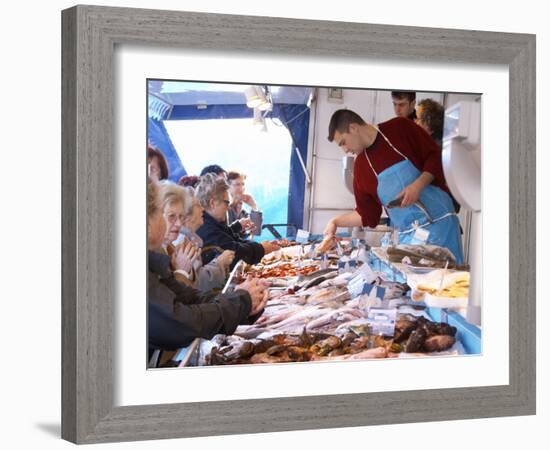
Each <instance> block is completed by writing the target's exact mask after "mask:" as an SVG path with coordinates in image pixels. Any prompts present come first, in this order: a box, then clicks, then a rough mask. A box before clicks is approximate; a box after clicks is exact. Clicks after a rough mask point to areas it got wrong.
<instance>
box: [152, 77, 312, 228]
mask: <svg viewBox="0 0 550 450" xmlns="http://www.w3.org/2000/svg"><path fill="white" fill-rule="evenodd" d="M250 86H251V84H219V83H208V82H182V81H167V80H148V116H149V121H148V129H147V137H148V141H149V143H150V144H152V145H153V146H155V147H157V148H159V149H160V150H161V151H162V153H163V154H164V155H165V157H166V159H167V162H168V166H169V167H168V168H169V172H170V179H171V180H172V181H175V182H177V181H178V179H179V178H180V177H181V176H183V175H187V173H186V170H185V168H184V165H183V164H182V161H181V160H180V158H179V156H178V152H177V151H176V149H175V148H174V145H173V143H172V141H171V140H170V137H169V134H168V132H167V130H166V127H165V126H164V123H163V122H164V121H166V120H215V119H218V120H219V119H236V118H253V116H254V109H253V108H250V107H248V106H247V97H246V95H245V90H246V89H247V88H249V87H250ZM256 86H260V87H261V88H262V89H263V90H264V92H266V93H268V94H269V97H270V100H271V102H272V108H271V109H270V110H269V111H267V112H263V113H262V114H265V115H268V117H270V118H272V119H275V120H277V121H278V122H280V123H281V124H282V125H284V126H285V127H286V128H287V129H288V131H289V134H290V137H291V139H292V151H291V160H290V173H289V194H288V223H291V224H294V225H296V226H298V227H301V226H302V224H303V204H304V191H305V183H306V173H305V167H306V166H305V164H306V162H307V145H308V134H309V117H310V105H311V101H312V98H313V94H314V88H312V87H300V86H275V85H262V84H256ZM307 182H310V179H307Z"/></svg>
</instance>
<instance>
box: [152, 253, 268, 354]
mask: <svg viewBox="0 0 550 450" xmlns="http://www.w3.org/2000/svg"><path fill="white" fill-rule="evenodd" d="M266 302H267V291H265V286H264V285H262V284H261V282H259V281H258V280H247V281H245V282H244V283H242V284H241V285H239V286H237V289H236V290H235V291H234V292H233V293H230V294H215V293H213V292H207V293H204V292H201V291H198V290H196V289H193V288H191V287H188V286H186V285H184V284H181V283H179V282H178V281H177V280H176V279H175V278H174V276H173V274H172V272H171V270H170V258H169V257H168V256H167V255H163V254H160V253H156V252H153V251H149V278H148V328H149V350H150V351H151V350H156V349H160V350H175V349H177V348H180V347H185V346H187V345H189V344H190V343H191V342H192V341H193V339H195V338H197V337H200V338H205V339H210V338H212V337H213V336H214V335H216V334H220V333H221V334H227V335H231V334H233V332H234V331H235V329H236V328H237V326H238V325H239V324H249V323H253V322H254V321H255V320H256V319H257V318H258V317H259V316H260V315H261V313H262V312H263V309H264V307H265V303H266Z"/></svg>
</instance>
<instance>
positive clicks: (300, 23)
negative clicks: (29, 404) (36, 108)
mask: <svg viewBox="0 0 550 450" xmlns="http://www.w3.org/2000/svg"><path fill="white" fill-rule="evenodd" d="M62 31H63V42H62V53H63V55H62V81H63V87H62V107H63V110H62V122H63V125H62V152H63V154H62V208H63V219H62V233H63V245H62V270H63V272H62V277H63V279H62V326H63V330H62V346H63V348H62V437H63V438H64V439H67V440H70V441H73V442H76V443H95V442H108V441H129V440H141V439H161V438H178V437H191V436H208V435H221V434H235V433H261V432H273V431H285V430H303V429H315V428H329V427H330V428H334V427H350V426H364V425H376V424H389V423H403V422H424V421H436V420H453V419H468V418H481V417H497V416H512V415H528V414H534V413H535V392H536V386H535V262H536V261H535V215H536V211H535V36H534V35H528V34H510V33H494V32H483V31H469V30H449V29H435V28H417V27H405V26H390V25H371V24H359V23H342V22H328V21H309V20H296V19H280V18H270V17H246V16H233V15H219V14H202V13H188V12H176V11H157V10H144V9H126V8H109V7H96V6H76V7H73V8H70V9H67V10H65V11H63V12H62ZM116 44H146V45H155V46H160V47H163V48H167V47H180V48H192V49H198V50H227V51H239V52H249V51H251V50H252V51H255V52H262V53H264V54H268V55H271V54H272V55H295V56H296V55H298V56H299V55H315V56H325V57H329V58H342V57H346V58H367V57H368V58H384V59H394V60H403V59H406V60H410V59H414V60H417V61H426V62H449V61H450V62H461V63H472V64H490V65H494V64H503V65H506V66H507V67H508V69H509V77H510V78H509V82H510V108H509V109H510V130H509V132H510V192H509V194H510V223H509V231H510V279H509V292H510V298H509V312H510V323H509V325H510V330H509V334H510V342H509V345H510V347H509V348H510V382H509V384H508V385H503V386H489V387H473V388H453V389H434V390H421V391H406V392H382V393H368V394H353V395H330V396H310V397H299V398H294V397H289V398H276V399H262V400H238V401H216V402H204V403H200V402H199V403H180V404H168V405H167V404H163V405H140V406H123V407H114V404H113V379H114V374H113V362H112V356H113V342H112V341H113V336H114V332H113V326H114V318H113V314H114V300H115V299H114V292H115V291H114V275H113V274H115V272H116V271H115V261H114V259H113V248H114V245H113V244H114V236H113V233H114V229H115V227H114V225H115V224H114V221H113V215H114V208H115V207H116V198H115V192H114V182H113V176H114V167H115V159H116V148H115V147H114V123H115V117H114V108H113V102H114V98H115V95H114V86H113V85H114V68H113V52H114V51H115V45H116ZM489 120H490V119H489ZM519 237H521V239H520V238H519Z"/></svg>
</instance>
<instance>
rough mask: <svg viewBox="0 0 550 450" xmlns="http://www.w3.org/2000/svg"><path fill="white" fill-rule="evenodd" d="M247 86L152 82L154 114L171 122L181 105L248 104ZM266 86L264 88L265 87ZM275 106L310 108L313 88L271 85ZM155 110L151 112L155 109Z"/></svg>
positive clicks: (150, 89)
mask: <svg viewBox="0 0 550 450" xmlns="http://www.w3.org/2000/svg"><path fill="white" fill-rule="evenodd" d="M248 86H250V85H246V84H213V83H194V82H189V83H187V82H180V81H161V80H150V81H149V105H150V108H149V109H150V115H151V113H154V116H156V118H157V120H158V119H170V118H171V115H172V114H173V113H174V111H175V110H177V109H178V108H177V107H178V106H194V107H197V108H201V107H204V106H207V107H208V106H215V105H220V106H221V105H246V96H245V93H244V91H245V89H246V88H247V87H248ZM262 86H263V85H262ZM267 88H268V90H269V92H270V93H271V96H272V101H273V104H274V105H276V104H286V105H307V104H308V103H309V102H310V98H311V95H312V94H313V88H310V87H300V86H271V85H268V86H267ZM152 105H154V106H155V110H154V111H151V106H152Z"/></svg>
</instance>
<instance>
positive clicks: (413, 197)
mask: <svg viewBox="0 0 550 450" xmlns="http://www.w3.org/2000/svg"><path fill="white" fill-rule="evenodd" d="M421 191H422V188H421V187H420V186H419V185H418V184H417V183H416V182H413V183H411V184H409V185H408V186H407V187H406V188H405V189H403V190H402V191H401V192H400V193H399V195H398V196H397V198H401V199H402V200H401V208H405V207H407V206H411V205H412V204H413V203H416V202H417V201H418V199H419V198H420V192H421Z"/></svg>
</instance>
